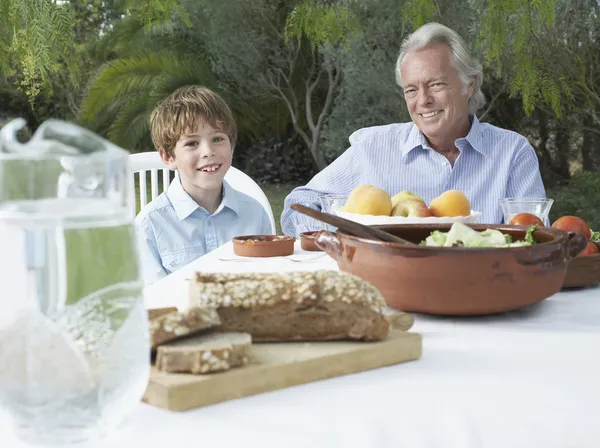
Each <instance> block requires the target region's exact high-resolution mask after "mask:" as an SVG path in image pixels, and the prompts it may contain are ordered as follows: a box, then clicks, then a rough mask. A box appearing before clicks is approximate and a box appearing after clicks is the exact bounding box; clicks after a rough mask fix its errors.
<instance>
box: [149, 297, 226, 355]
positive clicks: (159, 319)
mask: <svg viewBox="0 0 600 448" xmlns="http://www.w3.org/2000/svg"><path fill="white" fill-rule="evenodd" d="M220 323H221V319H220V318H219V314H218V313H217V311H216V310H215V309H214V308H208V307H199V308H198V307H191V308H189V309H187V310H186V311H184V312H179V311H171V312H167V313H164V314H159V315H158V316H156V317H154V318H152V319H150V346H151V347H152V348H153V349H154V348H156V347H157V346H158V345H160V344H162V343H164V342H168V341H174V340H176V339H179V338H181V337H184V336H189V335H192V334H194V333H197V332H198V331H201V330H206V329H207V328H212V327H215V326H216V325H219V324H220Z"/></svg>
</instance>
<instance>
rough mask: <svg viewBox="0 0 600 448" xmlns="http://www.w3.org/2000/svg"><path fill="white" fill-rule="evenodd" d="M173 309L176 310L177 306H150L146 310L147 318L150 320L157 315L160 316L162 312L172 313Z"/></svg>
mask: <svg viewBox="0 0 600 448" xmlns="http://www.w3.org/2000/svg"><path fill="white" fill-rule="evenodd" d="M174 311H177V308H175V307H174V306H169V307H166V308H150V309H149V310H148V319H150V320H152V319H156V318H157V317H158V316H162V315H163V314H168V313H172V312H174Z"/></svg>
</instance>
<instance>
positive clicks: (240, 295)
mask: <svg viewBox="0 0 600 448" xmlns="http://www.w3.org/2000/svg"><path fill="white" fill-rule="evenodd" d="M190 306H192V307H194V306H209V307H213V308H216V309H217V310H218V312H219V317H220V318H221V322H222V323H221V325H220V326H219V327H218V328H216V329H215V330H216V331H241V332H246V333H250V334H251V335H252V339H253V341H257V342H264V341H301V340H336V339H337V340H340V339H357V340H380V339H383V338H385V337H386V336H387V335H388V333H389V329H390V324H389V322H388V320H387V319H386V316H385V309H386V303H385V300H384V299H383V297H382V295H381V294H380V292H379V291H378V290H377V288H375V287H374V286H373V285H371V284H370V283H368V282H366V281H364V280H362V279H360V278H358V277H356V276H353V275H351V274H348V273H345V272H338V271H316V272H289V273H281V274H271V273H253V274H231V273H215V274H202V273H197V274H196V276H195V278H194V279H193V280H192V281H191V282H190Z"/></svg>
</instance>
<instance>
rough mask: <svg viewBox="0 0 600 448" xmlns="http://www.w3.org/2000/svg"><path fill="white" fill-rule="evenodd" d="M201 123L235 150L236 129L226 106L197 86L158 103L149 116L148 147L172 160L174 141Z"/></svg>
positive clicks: (223, 102) (182, 89)
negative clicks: (151, 145) (223, 135)
mask: <svg viewBox="0 0 600 448" xmlns="http://www.w3.org/2000/svg"><path fill="white" fill-rule="evenodd" d="M202 122H206V123H208V124H210V125H211V126H212V127H213V128H215V129H219V130H220V131H222V132H224V133H226V134H227V135H228V136H229V140H230V142H231V148H232V149H233V148H235V143H236V140H237V127H236V124H235V120H234V119H233V114H232V113H231V110H230V109H229V106H228V105H227V103H226V102H225V100H223V98H221V97H220V96H219V95H217V94H216V93H215V92H213V91H212V90H210V89H208V88H206V87H201V86H185V87H180V88H179V89H177V90H176V91H174V92H173V93H172V94H170V95H169V96H168V97H166V98H165V99H164V100H162V101H160V102H159V103H158V104H157V105H156V107H155V108H154V110H153V111H152V115H151V116H150V133H151V136H152V143H154V146H155V148H156V150H157V151H162V152H164V153H166V154H167V155H168V156H170V157H175V154H174V149H175V144H176V143H177V141H178V140H179V139H180V138H181V137H182V136H183V135H186V134H189V133H192V132H194V131H195V128H197V127H198V126H199V125H200V124H201V123H202Z"/></svg>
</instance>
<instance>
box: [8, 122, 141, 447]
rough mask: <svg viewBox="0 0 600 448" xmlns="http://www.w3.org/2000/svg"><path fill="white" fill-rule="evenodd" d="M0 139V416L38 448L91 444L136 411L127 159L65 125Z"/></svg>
mask: <svg viewBox="0 0 600 448" xmlns="http://www.w3.org/2000/svg"><path fill="white" fill-rule="evenodd" d="M24 124H25V121H24V120H22V119H17V120H13V121H11V122H9V123H8V124H7V125H6V126H5V127H4V128H3V129H2V130H0V247H1V248H2V251H1V254H0V285H2V288H3V291H4V292H3V293H2V294H1V295H0V303H1V304H2V313H0V347H1V350H0V408H1V409H0V410H2V411H4V413H5V414H7V415H9V416H10V419H11V423H13V425H14V429H15V434H16V435H17V437H18V438H19V439H21V440H22V441H24V442H27V443H31V444H34V445H35V446H50V445H52V446H61V447H62V446H86V447H88V446H95V444H100V443H101V441H102V440H103V439H105V437H106V436H108V435H110V433H111V431H112V430H113V429H115V428H116V427H117V426H119V425H120V424H121V423H122V422H123V421H124V420H125V418H126V417H127V416H128V415H129V414H130V413H131V412H132V411H133V409H134V408H135V407H136V406H137V405H138V403H139V402H140V399H141V398H142V396H143V393H144V390H145V388H146V386H147V384H148V377H149V373H150V345H149V335H148V324H147V312H146V309H145V307H144V303H143V300H142V287H143V285H142V282H141V276H140V266H139V264H140V263H139V259H138V257H139V256H138V248H137V239H136V237H135V229H134V227H133V223H132V220H133V213H132V210H133V204H132V199H133V197H134V196H133V195H132V194H131V192H130V188H131V187H130V177H131V174H130V169H129V153H128V152H127V151H125V150H123V149H121V148H118V147H117V146H115V145H113V144H111V143H110V142H108V141H106V140H104V139H102V138H100V137H99V136H97V135H95V134H93V133H91V132H89V131H87V130H85V129H83V128H80V127H78V126H75V125H73V124H69V123H66V122H63V121H57V120H49V121H46V122H45V123H43V124H42V125H41V126H40V127H39V128H38V130H37V131H36V133H35V134H34V136H33V137H32V138H31V139H30V140H29V141H28V142H27V143H20V142H18V141H17V139H16V137H15V136H16V133H17V131H18V130H19V129H20V128H21V127H22V126H23V125H24Z"/></svg>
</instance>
